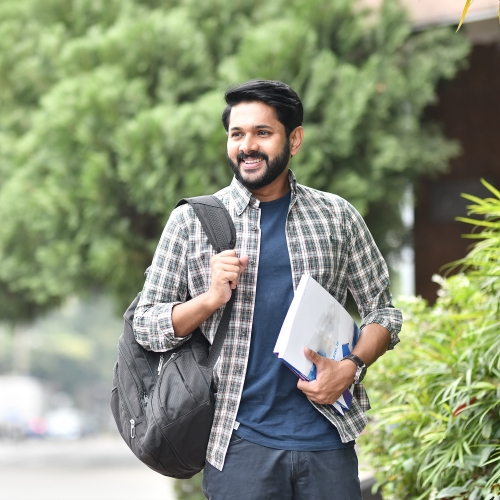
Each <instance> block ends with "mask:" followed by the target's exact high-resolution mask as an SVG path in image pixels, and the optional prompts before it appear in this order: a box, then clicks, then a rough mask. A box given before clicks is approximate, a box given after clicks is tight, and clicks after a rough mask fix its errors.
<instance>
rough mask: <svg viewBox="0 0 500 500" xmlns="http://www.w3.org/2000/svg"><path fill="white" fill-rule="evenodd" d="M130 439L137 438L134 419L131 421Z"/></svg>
mask: <svg viewBox="0 0 500 500" xmlns="http://www.w3.org/2000/svg"><path fill="white" fill-rule="evenodd" d="M130 437H131V438H132V439H134V438H135V420H134V419H133V418H131V419H130Z"/></svg>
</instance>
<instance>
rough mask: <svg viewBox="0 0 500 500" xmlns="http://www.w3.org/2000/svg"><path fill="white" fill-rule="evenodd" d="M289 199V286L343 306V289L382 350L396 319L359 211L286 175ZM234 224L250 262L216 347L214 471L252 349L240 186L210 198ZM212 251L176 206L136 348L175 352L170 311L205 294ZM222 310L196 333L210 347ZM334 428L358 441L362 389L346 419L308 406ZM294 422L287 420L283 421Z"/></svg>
mask: <svg viewBox="0 0 500 500" xmlns="http://www.w3.org/2000/svg"><path fill="white" fill-rule="evenodd" d="M289 180H290V187H291V191H292V193H291V200H290V207H289V211H288V217H287V223H286V238H287V244H288V251H289V253H290V261H291V266H292V277H293V285H294V289H296V288H297V286H298V284H299V281H300V278H301V276H302V275H303V274H309V275H311V276H312V277H313V278H314V279H315V280H316V281H318V282H319V283H320V284H321V285H322V286H323V287H324V288H325V289H326V290H327V291H328V292H329V293H330V294H331V295H332V296H333V297H335V298H336V299H337V300H338V301H339V302H340V303H341V304H344V303H345V300H346V296H347V289H349V290H350V291H351V293H352V294H353V296H354V299H355V300H356V303H357V304H358V308H359V311H360V314H361V317H362V323H361V327H360V328H361V329H362V328H363V327H364V326H366V325H367V324H369V323H378V324H380V325H382V326H384V327H386V328H387V329H388V330H389V332H390V334H391V341H390V345H389V349H392V348H393V347H394V346H395V345H396V343H397V342H399V338H398V333H399V331H400V329H401V323H402V316H401V312H400V311H399V310H397V309H395V308H394V307H393V306H392V303H391V294H390V292H389V275H388V272H387V266H386V264H385V262H384V260H383V258H382V256H381V254H380V252H379V250H378V249H377V247H376V245H375V243H374V241H373V239H372V236H371V234H370V232H369V231H368V228H367V227H366V225H365V223H364V221H363V219H362V218H361V216H360V215H359V213H358V212H357V211H356V210H355V209H354V207H353V206H352V205H350V204H349V203H348V202H347V201H345V200H344V199H342V198H340V197H338V196H336V195H333V194H329V193H324V192H321V191H317V190H315V189H311V188H308V187H306V186H302V185H300V184H297V182H296V180H295V177H294V175H293V173H292V172H290V173H289ZM216 196H217V197H218V198H220V199H221V200H222V202H223V203H224V205H225V206H226V208H227V209H228V210H229V213H230V214H231V217H232V219H233V221H234V225H235V227H236V248H235V250H236V253H237V255H238V256H241V255H248V256H249V262H248V267H247V269H246V270H245V272H244V273H243V274H242V275H241V277H240V281H239V284H238V287H237V288H236V290H235V291H234V292H233V293H236V297H235V302H234V308H233V312H232V317H231V322H230V325H229V328H228V332H227V336H226V340H225V343H224V347H223V350H222V353H221V355H220V358H219V360H218V363H217V365H216V367H215V370H214V371H215V374H214V378H215V382H216V384H217V387H218V392H217V401H216V407H215V417H214V422H213V427H212V433H211V436H210V441H209V444H208V449H207V461H208V462H210V463H211V464H212V465H213V466H214V467H216V468H217V469H219V470H222V467H223V465H224V459H225V455H226V451H227V448H228V445H229V439H230V436H231V433H232V430H233V426H234V422H235V419H236V414H237V412H238V406H239V402H240V397H241V393H242V390H243V383H244V380H245V372H246V366H247V361H248V354H249V349H250V340H251V339H250V336H251V331H252V322H253V311H254V304H255V292H256V286H257V270H258V265H259V248H260V210H259V200H257V199H256V198H255V197H254V196H253V195H252V194H251V193H250V192H249V191H248V190H247V189H246V188H245V187H244V186H243V185H242V184H241V183H239V182H238V181H237V180H236V179H233V181H232V183H231V185H230V186H228V187H227V188H225V189H223V190H221V191H219V192H218V193H216ZM214 254H215V251H214V249H213V248H212V246H211V245H210V243H209V242H208V239H207V237H206V236H205V234H204V232H203V229H202V227H201V224H200V222H199V220H198V219H197V217H196V216H195V214H194V211H193V209H192V208H191V207H190V206H189V205H183V206H181V207H179V208H176V209H175V210H174V211H173V212H172V214H171V217H170V219H169V220H168V222H167V225H166V227H165V229H164V231H163V234H162V236H161V239H160V242H159V244H158V247H157V249H156V253H155V255H154V258H153V263H152V266H151V270H150V273H149V275H148V277H147V279H146V282H145V284H144V289H143V291H142V296H141V299H140V302H139V304H138V307H137V309H136V313H135V318H134V331H135V335H136V338H137V341H138V342H139V343H140V344H141V345H143V346H145V347H146V348H148V349H151V350H153V351H165V350H168V349H172V348H174V347H176V346H178V345H179V344H180V343H182V342H184V341H186V340H187V338H189V337H184V338H178V337H175V335H174V329H173V327H172V307H173V306H174V305H176V304H179V303H182V302H185V301H186V299H187V297H188V294H189V296H191V297H196V296H197V295H199V294H201V293H203V292H206V291H207V290H208V289H209V286H210V259H211V257H212V256H213V255H214ZM223 309H224V308H223V307H222V308H220V309H218V310H217V311H216V312H215V313H214V314H213V316H211V317H210V318H209V319H208V320H207V321H205V322H204V323H202V325H201V326H200V328H201V330H202V332H203V334H204V335H205V336H206V337H207V338H208V339H209V340H210V341H212V339H213V337H214V336H215V333H216V330H217V326H218V324H219V320H220V318H221V316H222V312H223ZM312 404H313V405H314V406H315V407H316V408H317V410H318V411H320V412H321V413H322V414H323V415H324V416H325V417H326V418H327V419H328V420H329V421H330V422H331V423H332V424H333V425H335V427H337V429H338V431H339V434H340V437H341V439H342V441H343V442H348V441H351V440H353V439H356V438H357V436H359V434H360V433H361V431H362V430H363V428H364V427H365V425H366V423H367V419H366V416H365V414H364V412H365V411H366V410H368V409H370V404H369V400H368V396H367V394H366V391H365V389H364V387H363V385H362V384H359V385H357V386H355V390H354V398H353V403H352V407H351V409H350V410H349V411H348V412H347V413H346V415H345V416H339V415H337V414H336V413H335V412H334V411H333V410H332V409H331V407H329V406H327V405H318V404H315V403H312ZM291 417H292V416H291Z"/></svg>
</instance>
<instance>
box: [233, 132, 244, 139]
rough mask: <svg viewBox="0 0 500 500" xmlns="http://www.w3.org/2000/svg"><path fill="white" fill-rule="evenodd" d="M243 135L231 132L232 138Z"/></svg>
mask: <svg viewBox="0 0 500 500" xmlns="http://www.w3.org/2000/svg"><path fill="white" fill-rule="evenodd" d="M242 135H243V134H242V133H241V132H231V137H235V138H236V137H241V136H242Z"/></svg>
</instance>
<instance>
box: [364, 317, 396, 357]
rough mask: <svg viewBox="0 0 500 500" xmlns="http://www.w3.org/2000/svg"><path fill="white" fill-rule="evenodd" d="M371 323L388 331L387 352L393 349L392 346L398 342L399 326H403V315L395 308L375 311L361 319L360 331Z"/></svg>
mask: <svg viewBox="0 0 500 500" xmlns="http://www.w3.org/2000/svg"><path fill="white" fill-rule="evenodd" d="M371 323H377V324H378V325H381V326H383V327H384V328H387V330H389V333H390V335H391V341H390V343H389V346H388V347H387V350H391V349H394V346H395V345H396V344H397V343H398V342H399V341H400V340H399V336H398V333H399V332H400V331H401V326H402V324H403V315H402V314H401V311H400V310H399V309H395V308H388V309H377V310H376V311H373V312H371V313H369V314H367V315H366V316H365V317H364V318H363V321H362V323H361V327H360V330H363V328H364V327H365V326H366V325H369V324H371Z"/></svg>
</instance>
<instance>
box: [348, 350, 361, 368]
mask: <svg viewBox="0 0 500 500" xmlns="http://www.w3.org/2000/svg"><path fill="white" fill-rule="evenodd" d="M343 359H350V360H351V361H352V362H353V363H354V364H355V365H356V366H357V367H358V368H365V367H366V365H365V362H364V361H363V360H362V359H361V358H360V357H359V356H356V354H352V353H351V354H348V355H347V356H345V357H344V358H343Z"/></svg>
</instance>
